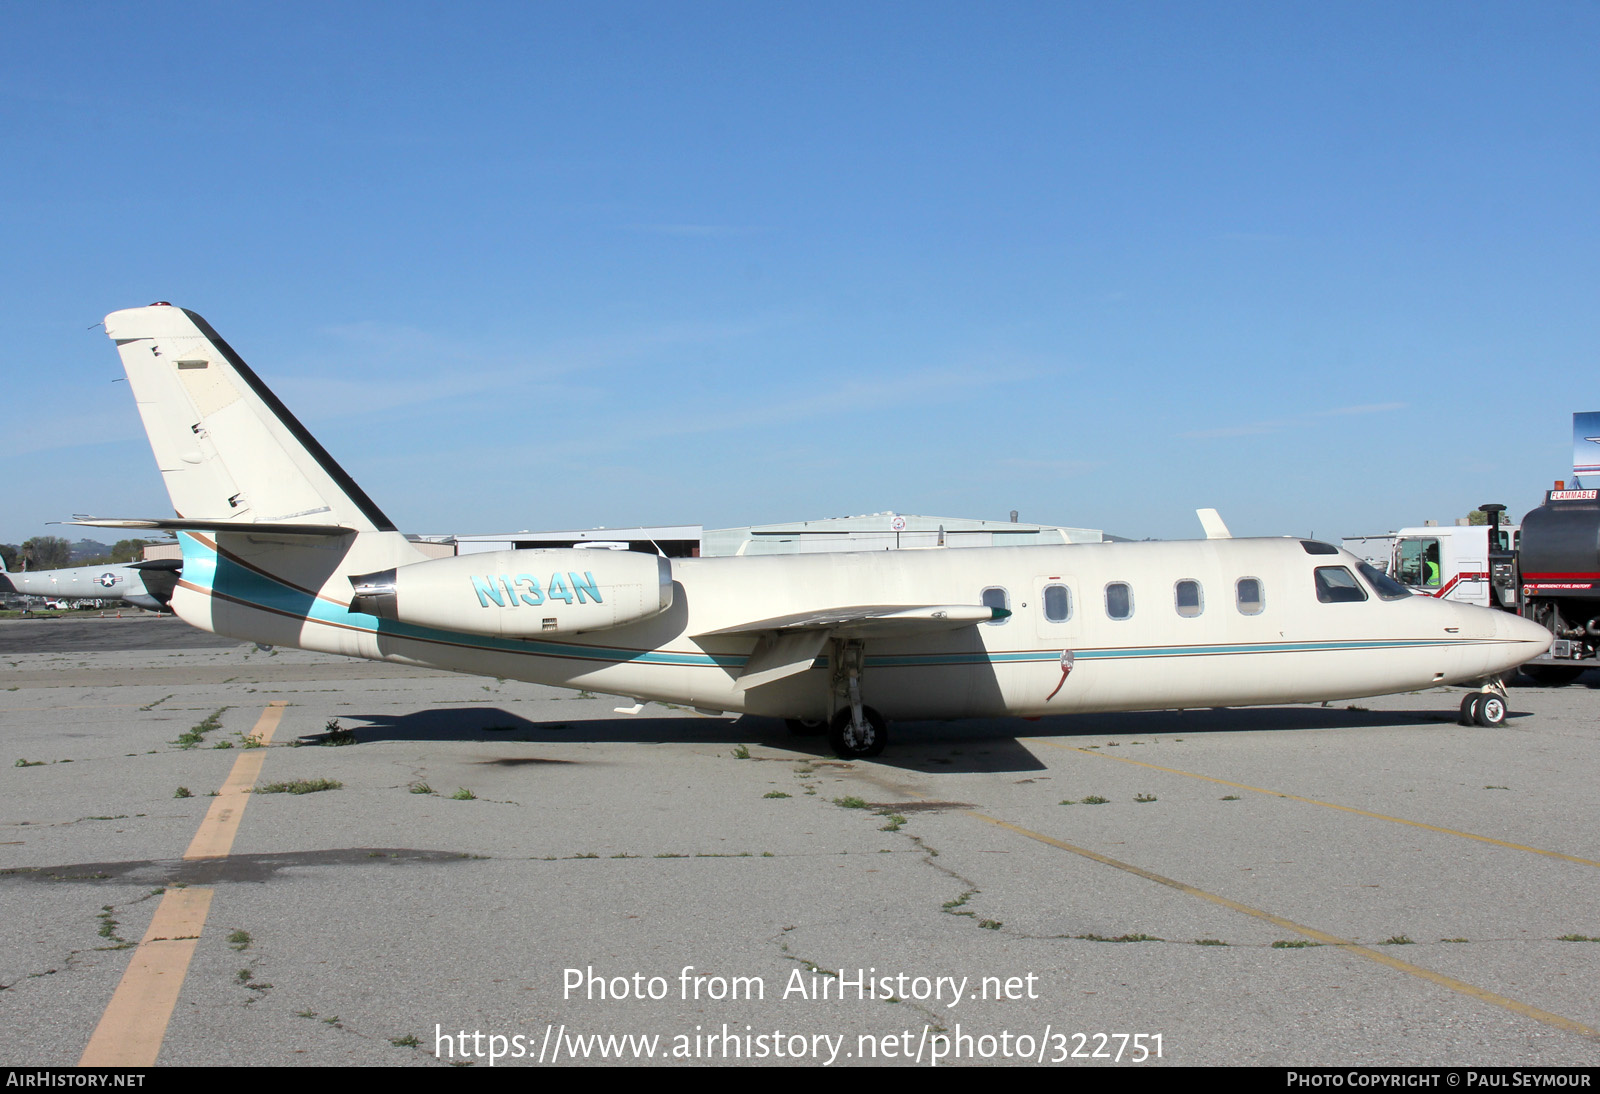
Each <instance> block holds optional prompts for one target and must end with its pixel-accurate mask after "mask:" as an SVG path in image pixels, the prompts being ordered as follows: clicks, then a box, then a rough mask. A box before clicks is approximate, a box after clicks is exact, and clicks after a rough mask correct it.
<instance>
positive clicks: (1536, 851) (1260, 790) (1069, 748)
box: [1027, 737, 1600, 867]
mask: <svg viewBox="0 0 1600 1094" xmlns="http://www.w3.org/2000/svg"><path fill="white" fill-rule="evenodd" d="M1027 740H1028V741H1029V743H1032V744H1041V745H1048V746H1049V747H1051V748H1059V749H1061V750H1062V751H1064V752H1082V753H1083V754H1084V755H1086V756H1094V757H1097V758H1099V759H1102V760H1113V761H1115V762H1116V763H1119V764H1132V765H1133V766H1134V767H1148V768H1149V769H1150V770H1152V771H1165V772H1166V773H1167V774H1169V775H1182V776H1183V777H1184V778H1186V779H1203V780H1204V781H1206V782H1208V783H1216V784H1218V785H1219V786H1231V787H1233V788H1234V789H1235V790H1249V791H1251V792H1252V793H1256V794H1266V795H1268V796H1270V797H1274V798H1287V799H1288V800H1289V801H1296V802H1305V803H1306V804H1307V805H1320V806H1322V808H1324V809H1337V810H1339V812H1341V813H1354V814H1355V815H1356V816H1358V817H1370V818H1372V819H1373V820H1381V821H1388V822H1389V823H1390V824H1404V825H1407V826H1409V827H1411V828H1422V829H1426V830H1427V831H1429V832H1438V833H1440V834H1442V835H1446V836H1459V837H1461V838H1462V839H1470V840H1476V841H1478V842H1479V843H1490V844H1493V845H1494V846H1496V847H1507V848H1510V849H1511V850H1513V851H1527V852H1528V853H1529V854H1532V855H1544V856H1545V857H1546V858H1558V859H1561V860H1562V861H1563V862H1576V863H1577V864H1578V865H1580V866H1596V867H1600V862H1596V861H1595V860H1594V859H1589V858H1580V857H1579V856H1577V855H1569V854H1567V853H1565V852H1564V851H1548V850H1546V849H1545V848H1543V847H1529V846H1528V845H1527V844H1525V843H1512V842H1510V841H1509V840H1503V839H1495V838H1494V837H1493V836H1480V835H1477V834H1476V833H1474V832H1463V831H1461V830H1460V829H1459V828H1444V827H1441V826H1440V825H1437V824H1424V823H1423V822H1422V821H1414V820H1407V819H1406V818H1404V817H1391V816H1389V815H1388V814H1387V813H1373V812H1371V811H1370V810H1366V809H1357V808H1355V807H1354V806H1349V805H1339V804H1337V803H1335V802H1325V801H1319V800H1317V799H1316V798H1303V797H1301V796H1300V795H1299V794H1286V793H1284V792H1283V791H1282V790H1267V789H1265V788H1264V787H1260V786H1251V785H1250V784H1249V783H1236V782H1229V781H1228V780H1227V779H1219V778H1216V777H1215V776H1212V775H1201V774H1198V773H1197V772H1194V771H1183V770H1180V769H1179V768H1176V767H1162V766H1161V765H1160V764H1150V763H1145V762H1144V761H1143V760H1128V759H1124V758H1123V757H1121V756H1107V755H1106V754H1105V753H1103V752H1099V751H1095V750H1093V749H1087V748H1080V747H1078V746H1077V745H1063V744H1057V743H1056V742H1054V741H1047V740H1045V739H1044V738H1042V737H1029V738H1027Z"/></svg>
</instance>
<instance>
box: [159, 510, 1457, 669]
mask: <svg viewBox="0 0 1600 1094" xmlns="http://www.w3.org/2000/svg"><path fill="white" fill-rule="evenodd" d="M178 539H179V541H180V542H181V543H182V545H183V579H184V580H185V581H186V582H188V583H190V584H193V585H198V586H201V587H203V588H207V589H209V590H211V591H212V592H213V593H215V594H216V595H218V596H222V597H226V598H227V599H230V600H234V601H237V602H238V603H240V604H243V605H244V606H246V607H250V608H257V609H261V610H264V611H273V612H280V613H283V614H285V615H288V616H292V617H295V618H299V619H311V620H315V621H316V622H319V623H328V624H332V625H335V626H341V627H350V628H354V629H356V630H361V631H366V632H367V633H369V634H375V635H378V636H380V637H393V638H407V639H413V640H415V641H419V642H432V643H437V644H442V645H449V646H465V647H467V648H470V649H480V650H490V651H494V652H497V653H513V654H518V655H521V656H530V655H531V656H537V657H559V658H565V659H569V660H582V661H605V662H608V663H612V664H644V665H670V666H689V667H693V668H724V669H737V668H742V667H744V665H745V664H746V663H748V661H749V660H750V658H749V656H748V655H745V654H706V653H673V652H670V651H667V650H635V649H627V648H624V647H617V646H587V645H578V644H576V643H566V642H548V641H534V640H523V639H514V638H494V637H491V636H488V635H479V634H465V633H462V632H459V631H448V630H441V629H439V628H435V627H425V626H420V625H418V624H415V623H405V622H401V621H398V620H394V619H380V618H379V617H377V616H375V615H368V614H366V613H364V612H349V611H346V610H344V609H343V608H341V607H339V606H338V605H336V604H332V603H330V602H328V601H326V600H323V599H321V598H320V597H316V596H313V595H311V594H309V593H307V592H305V591H304V590H302V589H297V588H295V587H294V586H292V585H289V584H286V583H285V582H283V581H281V580H278V579H276V578H270V577H267V576H266V575H264V574H261V573H259V572H257V571H255V570H252V569H250V568H249V567H247V566H241V565H239V564H238V563H236V562H232V561H230V560H229V559H227V558H225V557H222V556H219V555H218V554H217V553H216V552H214V551H213V550H211V549H210V548H208V547H206V546H205V545H204V544H203V543H201V542H200V541H199V540H197V539H195V538H194V537H193V536H191V535H189V534H188V533H186V532H179V533H178ZM1476 644H1477V640H1474V639H1453V640H1451V639H1387V640H1382V639H1367V640H1355V641H1348V642H1339V641H1324V642H1263V643H1250V642H1245V643H1236V644H1232V645H1204V646H1146V647H1138V648H1107V649H1087V650H1074V651H1073V653H1074V656H1075V657H1076V658H1077V659H1078V660H1080V661H1140V660H1152V659H1161V658H1166V657H1218V656H1234V655H1239V654H1273V653H1318V652H1326V651H1332V650H1348V651H1359V650H1390V649H1418V648H1426V647H1432V646H1470V645H1476ZM1060 660H1061V654H1060V652H1059V651H1056V650H1021V651H1016V652H1004V651H1000V652H993V653H991V652H987V651H984V650H973V651H971V652H966V653H926V654H878V655H869V656H868V657H867V658H866V660H865V664H866V667H868V668H936V667H942V666H957V665H985V664H987V665H1021V664H1039V663H1046V664H1056V663H1059V662H1060ZM813 667H815V668H825V667H827V658H826V657H819V658H818V659H817V662H816V664H815V665H814V666H813Z"/></svg>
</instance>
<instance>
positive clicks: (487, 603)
mask: <svg viewBox="0 0 1600 1094" xmlns="http://www.w3.org/2000/svg"><path fill="white" fill-rule="evenodd" d="M350 584H351V585H352V586H353V587H354V590H355V595H354V596H353V597H352V598H351V600H350V610H351V611H352V612H366V613H368V614H371V615H375V616H378V617H379V618H380V619H394V620H398V621H402V622H406V623H418V624H421V625H423V626H428V627H441V628H444V629H446V630H453V631H464V632H466V633H467V634H488V635H495V636H497V637H502V638H544V637H552V636H555V635H560V634H578V633H580V632H582V631H600V630H605V629H607V628H608V627H620V626H622V625H623V624H624V623H636V622H638V621H639V620H641V619H649V618H650V617H652V616H656V615H660V614H661V613H662V612H664V611H666V610H667V609H668V608H670V607H672V564H671V563H670V562H668V561H667V560H666V559H665V558H662V557H660V556H657V555H647V554H643V553H641V552H638V551H591V550H579V549H574V548H555V549H551V550H545V551H490V552H486V553H484V554H475V555H457V556H456V557H454V558H435V559H429V560H428V561H427V562H414V563H412V564H411V565H409V566H398V567H396V568H394V569H392V570H383V571H380V572H378V573H374V574H363V575H361V576H359V577H352V578H351V579H350Z"/></svg>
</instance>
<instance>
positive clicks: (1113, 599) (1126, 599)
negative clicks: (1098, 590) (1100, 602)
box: [1106, 581, 1133, 619]
mask: <svg viewBox="0 0 1600 1094" xmlns="http://www.w3.org/2000/svg"><path fill="white" fill-rule="evenodd" d="M1106 615H1108V616H1110V617H1111V618H1112V619H1132V618H1133V589H1132V588H1131V587H1130V586H1129V585H1128V583H1127V582H1126V581H1113V582H1112V583H1111V584H1109V585H1107V586H1106Z"/></svg>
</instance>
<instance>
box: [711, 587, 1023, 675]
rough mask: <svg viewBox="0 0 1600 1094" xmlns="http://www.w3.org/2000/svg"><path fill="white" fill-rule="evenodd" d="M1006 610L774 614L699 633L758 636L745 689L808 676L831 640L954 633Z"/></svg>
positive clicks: (895, 607) (894, 608)
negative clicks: (799, 673) (769, 617)
mask: <svg viewBox="0 0 1600 1094" xmlns="http://www.w3.org/2000/svg"><path fill="white" fill-rule="evenodd" d="M1010 614H1011V612H1010V611H1009V610H1008V609H1006V608H990V607H988V606H986V605H983V604H919V605H909V606H908V605H904V604H879V605H864V606H857V607H850V608H828V609H824V610H822V611H812V612H797V613H796V614H794V615H780V616H774V617H773V618H771V619H758V620H755V621H754V622H751V623H740V624H739V625H737V626H734V627H723V628H721V629H719V630H715V631H707V632H705V633H704V634H700V635H696V636H695V637H697V638H709V637H711V636H713V635H735V634H746V635H756V636H758V637H759V641H757V642H756V648H755V650H754V651H752V652H751V654H750V660H749V661H747V662H746V663H745V666H744V671H742V672H741V673H740V674H739V677H738V686H739V688H740V689H741V690H748V689H750V688H753V687H759V686H761V685H762V684H769V683H771V682H772V681H774V680H781V679H783V678H784V677H785V676H793V675H794V674H795V673H797V672H804V671H805V670H806V669H809V668H810V667H811V666H812V664H813V663H814V662H815V661H816V659H817V655H818V654H819V653H821V652H822V648H823V647H824V646H826V645H827V644H828V639H830V638H835V637H843V638H877V637H886V636H904V635H909V634H926V633H929V632H932V631H946V630H956V629H958V628H961V627H972V626H976V625H977V624H979V623H988V622H990V621H992V620H996V619H1004V618H1006V617H1007V616H1009V615H1010Z"/></svg>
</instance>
